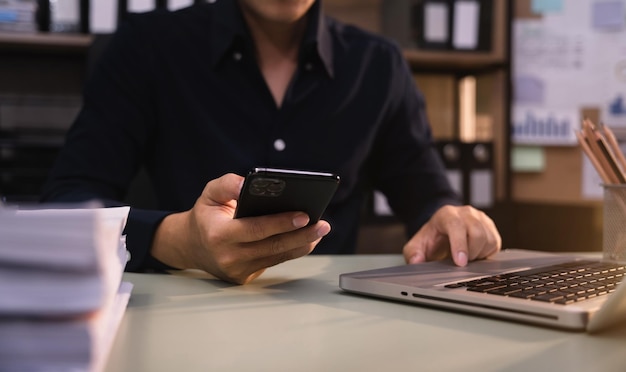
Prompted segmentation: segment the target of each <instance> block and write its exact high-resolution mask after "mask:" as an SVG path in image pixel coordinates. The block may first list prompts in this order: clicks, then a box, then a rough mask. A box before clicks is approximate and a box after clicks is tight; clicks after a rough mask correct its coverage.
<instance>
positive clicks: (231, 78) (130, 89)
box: [42, 0, 458, 270]
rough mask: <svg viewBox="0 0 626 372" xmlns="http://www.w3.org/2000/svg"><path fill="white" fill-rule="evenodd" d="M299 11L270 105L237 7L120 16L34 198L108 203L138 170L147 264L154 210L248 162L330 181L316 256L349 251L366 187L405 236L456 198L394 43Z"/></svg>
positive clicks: (129, 230) (186, 200)
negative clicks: (148, 200) (147, 199)
mask: <svg viewBox="0 0 626 372" xmlns="http://www.w3.org/2000/svg"><path fill="white" fill-rule="evenodd" d="M307 17H309V18H308V22H307V27H306V29H305V34H304V37H303V40H302V42H301V46H300V51H299V56H298V67H297V70H296V72H295V74H294V76H293V78H292V80H291V82H290V84H289V86H288V89H287V91H286V94H285V96H284V99H283V102H282V104H281V105H280V106H277V105H276V103H275V101H274V99H273V97H272V94H271V92H270V90H269V89H268V86H267V84H266V82H265V80H264V78H263V75H262V74H261V72H260V69H259V66H258V64H257V60H256V56H255V48H254V44H253V41H252V39H251V36H250V33H249V31H248V29H247V26H246V24H245V21H244V19H243V17H242V14H241V11H240V9H239V7H238V5H237V2H236V1H234V0H218V1H216V2H213V3H210V4H201V5H195V6H192V7H189V8H186V9H182V10H178V11H176V12H167V11H154V12H149V13H144V14H136V15H131V16H129V17H127V19H126V21H125V22H124V23H123V24H122V25H121V26H120V28H119V29H118V31H117V32H116V34H115V35H114V37H113V39H112V40H111V42H110V44H109V46H108V48H107V50H106V51H105V53H104V54H103V56H102V57H101V58H100V59H99V63H98V64H97V66H96V68H95V71H94V73H93V75H92V78H90V79H89V81H88V83H87V85H86V88H85V93H84V102H83V107H82V110H81V112H80V113H79V115H78V117H77V119H76V121H75V122H74V124H73V126H72V128H71V129H70V130H69V132H68V134H67V138H66V143H65V146H64V148H63V150H62V151H61V153H60V155H59V157H58V159H57V162H56V165H55V166H54V168H53V170H52V171H51V174H50V178H49V181H48V183H47V185H46V186H45V189H44V192H43V195H42V200H44V201H65V202H74V201H83V200H87V199H100V200H102V201H104V203H105V204H106V205H109V206H112V205H119V204H120V202H121V201H122V200H124V196H125V193H126V191H127V189H128V186H129V184H130V182H131V181H132V179H133V177H134V176H135V174H136V173H137V171H138V169H140V168H145V170H146V171H147V174H148V175H149V177H150V180H151V183H152V185H153V188H154V194H155V197H156V204H157V205H156V206H155V207H154V209H149V210H148V209H139V208H131V212H130V215H129V220H128V224H127V227H126V234H127V238H126V242H127V247H128V249H129V251H130V253H131V261H130V262H129V264H128V265H127V270H138V269H142V268H146V267H149V266H152V265H155V264H157V263H155V260H154V259H152V258H151V256H150V254H149V251H150V246H151V244H152V239H153V236H154V233H155V231H156V228H157V227H158V225H159V223H160V222H161V221H162V219H163V218H164V217H165V216H166V215H167V214H169V213H174V212H180V211H184V210H188V209H189V208H191V207H192V206H193V205H194V202H195V201H196V199H197V198H198V196H199V195H200V193H201V192H202V190H203V188H204V186H205V185H206V183H207V182H208V181H210V180H212V179H214V178H217V177H220V176H222V175H224V174H226V173H231V172H232V173H237V174H240V175H245V174H246V173H247V172H248V171H249V170H250V169H251V168H253V167H258V166H261V167H273V168H290V169H304V170H313V171H324V172H332V173H336V174H338V175H339V176H340V177H341V183H340V185H339V188H338V190H337V192H336V194H335V196H334V198H333V199H332V201H331V203H330V205H329V207H328V208H327V210H326V213H325V214H324V216H323V218H324V219H325V220H327V221H328V222H329V223H330V224H331V226H332V231H331V233H330V234H329V235H327V236H326V237H325V238H323V239H322V241H321V242H320V244H319V245H318V246H317V248H316V250H315V251H314V252H316V253H351V252H353V251H354V249H355V244H356V236H357V232H358V227H359V223H360V220H361V216H362V211H363V207H364V205H365V204H366V202H367V200H368V198H369V196H370V195H371V192H372V190H374V189H377V190H380V191H381V192H383V193H384V194H385V195H386V196H387V199H388V202H389V204H390V206H391V207H392V209H393V211H394V214H395V215H396V216H397V217H398V218H399V219H400V220H401V221H403V222H404V223H405V224H406V227H407V233H408V234H409V235H411V234H413V233H415V232H416V231H417V230H418V228H419V227H420V226H421V225H423V224H424V223H425V222H426V221H427V220H428V219H429V218H430V216H431V215H432V214H433V213H434V212H435V211H436V210H437V209H438V208H439V207H441V206H442V205H444V204H457V203H458V200H457V197H456V195H455V194H454V192H453V191H452V189H451V187H450V185H449V183H448V181H447V179H446V176H445V172H444V168H443V165H442V162H441V160H440V159H439V157H438V155H437V153H436V151H435V150H434V147H433V144H432V138H431V132H430V128H429V125H428V122H427V118H426V111H425V107H424V99H423V96H422V95H421V93H420V92H419V91H418V89H417V87H416V86H415V84H414V81H413V79H412V75H411V72H410V70H409V68H408V65H407V63H406V61H405V59H404V58H403V56H402V53H401V51H400V50H399V48H398V47H397V46H396V45H395V44H394V43H393V42H392V41H389V40H387V39H385V38H383V37H381V36H378V35H375V34H371V33H368V32H365V31H363V30H360V29H358V28H356V27H353V26H348V25H345V24H342V23H340V22H338V21H336V20H333V19H331V18H329V17H326V16H324V15H323V13H322V11H321V4H320V3H319V2H316V3H315V4H314V5H313V7H312V8H311V10H310V11H309V13H308V14H307ZM131 207H132V206H131ZM401 248H402V247H398V252H400V251H401Z"/></svg>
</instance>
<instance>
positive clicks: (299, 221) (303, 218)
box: [292, 213, 309, 228]
mask: <svg viewBox="0 0 626 372" xmlns="http://www.w3.org/2000/svg"><path fill="white" fill-rule="evenodd" d="M292 223H293V225H294V226H295V227H298V228H300V227H304V226H306V224H307V223H309V216H307V215H306V214H304V213H300V214H298V215H296V216H295V217H294V218H293V220H292Z"/></svg>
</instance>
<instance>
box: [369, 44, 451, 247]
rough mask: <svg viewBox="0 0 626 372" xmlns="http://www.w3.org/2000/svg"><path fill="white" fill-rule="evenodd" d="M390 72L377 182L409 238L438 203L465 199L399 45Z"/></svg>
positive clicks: (379, 141) (378, 148)
mask: <svg viewBox="0 0 626 372" xmlns="http://www.w3.org/2000/svg"><path fill="white" fill-rule="evenodd" d="M391 71H393V72H392V75H391V79H390V83H389V84H390V86H389V104H388V111H387V115H386V122H385V124H384V126H383V127H382V129H381V131H380V133H379V136H378V139H377V142H376V144H375V147H374V150H373V151H374V156H373V159H375V160H374V165H375V167H376V169H377V171H376V172H375V174H376V175H377V176H376V177H375V180H374V186H375V188H377V189H378V190H380V191H382V192H383V193H384V194H385V196H386V197H387V200H388V202H389V205H390V207H391V208H392V210H393V211H394V214H395V215H396V216H398V217H399V218H400V219H401V220H402V221H403V222H404V224H405V225H406V232H407V235H408V236H409V237H411V236H412V235H413V234H415V233H416V232H417V230H419V228H420V227H421V226H422V225H423V224H425V223H426V222H427V221H428V220H429V219H430V217H431V216H432V215H433V214H434V213H435V212H436V211H437V210H438V209H439V208H440V207H442V206H444V205H450V204H451V205H460V204H461V203H460V199H459V196H458V195H457V194H456V193H455V192H454V190H453V189H452V187H451V185H450V183H449V181H448V179H447V176H446V173H445V167H444V165H443V161H442V160H441V158H440V157H439V154H438V152H437V151H436V148H435V146H434V142H433V138H432V133H431V129H430V124H429V122H428V119H427V115H426V102H425V101H424V96H423V95H422V93H421V92H420V91H419V89H418V87H417V86H416V84H415V82H414V80H413V76H412V74H411V71H410V69H409V67H408V64H407V62H406V60H405V59H404V57H403V56H402V54H401V52H400V50H399V49H398V48H397V47H396V48H392V49H391Z"/></svg>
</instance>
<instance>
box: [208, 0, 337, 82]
mask: <svg viewBox="0 0 626 372" xmlns="http://www.w3.org/2000/svg"><path fill="white" fill-rule="evenodd" d="M206 6H208V7H213V8H214V9H213V12H212V14H213V19H212V25H213V26H212V32H211V45H210V48H211V64H212V66H213V67H214V68H215V67H216V66H217V65H218V64H219V62H220V61H221V60H222V59H223V58H225V57H227V56H228V55H229V54H230V53H231V52H233V50H234V49H236V48H238V47H248V48H251V45H252V38H251V36H250V33H249V31H248V27H247V25H246V23H245V21H244V19H243V16H242V14H241V11H240V10H239V5H238V3H237V1H236V0H217V1H215V2H214V3H212V4H207V5H206ZM308 17H309V21H308V22H307V27H306V30H305V32H304V37H303V40H302V44H301V46H300V62H301V63H303V62H304V63H307V62H310V61H311V59H314V58H319V60H320V61H321V63H322V65H323V66H324V69H325V70H326V73H327V74H328V76H329V77H333V75H334V69H333V48H332V39H331V35H330V31H329V29H328V26H327V25H326V19H325V17H324V15H323V13H322V6H321V1H320V0H317V1H316V2H315V3H314V4H313V5H312V6H311V9H310V10H309V14H308Z"/></svg>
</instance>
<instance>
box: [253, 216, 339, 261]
mask: <svg viewBox="0 0 626 372" xmlns="http://www.w3.org/2000/svg"><path fill="white" fill-rule="evenodd" d="M329 232H330V224H329V223H328V222H326V221H319V222H317V223H316V224H315V225H312V226H308V227H305V228H301V229H298V230H295V231H291V232H287V233H283V234H278V235H272V236H270V237H268V238H266V239H264V240H260V241H255V242H251V243H248V244H246V245H244V248H245V252H246V253H247V254H248V255H249V256H248V260H250V261H253V260H258V259H260V258H265V257H272V256H277V255H281V254H284V253H286V252H289V251H291V250H293V249H295V248H297V247H303V246H306V245H309V244H311V243H315V242H318V241H319V240H320V239H321V238H322V237H324V236H326V235H327V234H328V233H329Z"/></svg>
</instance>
